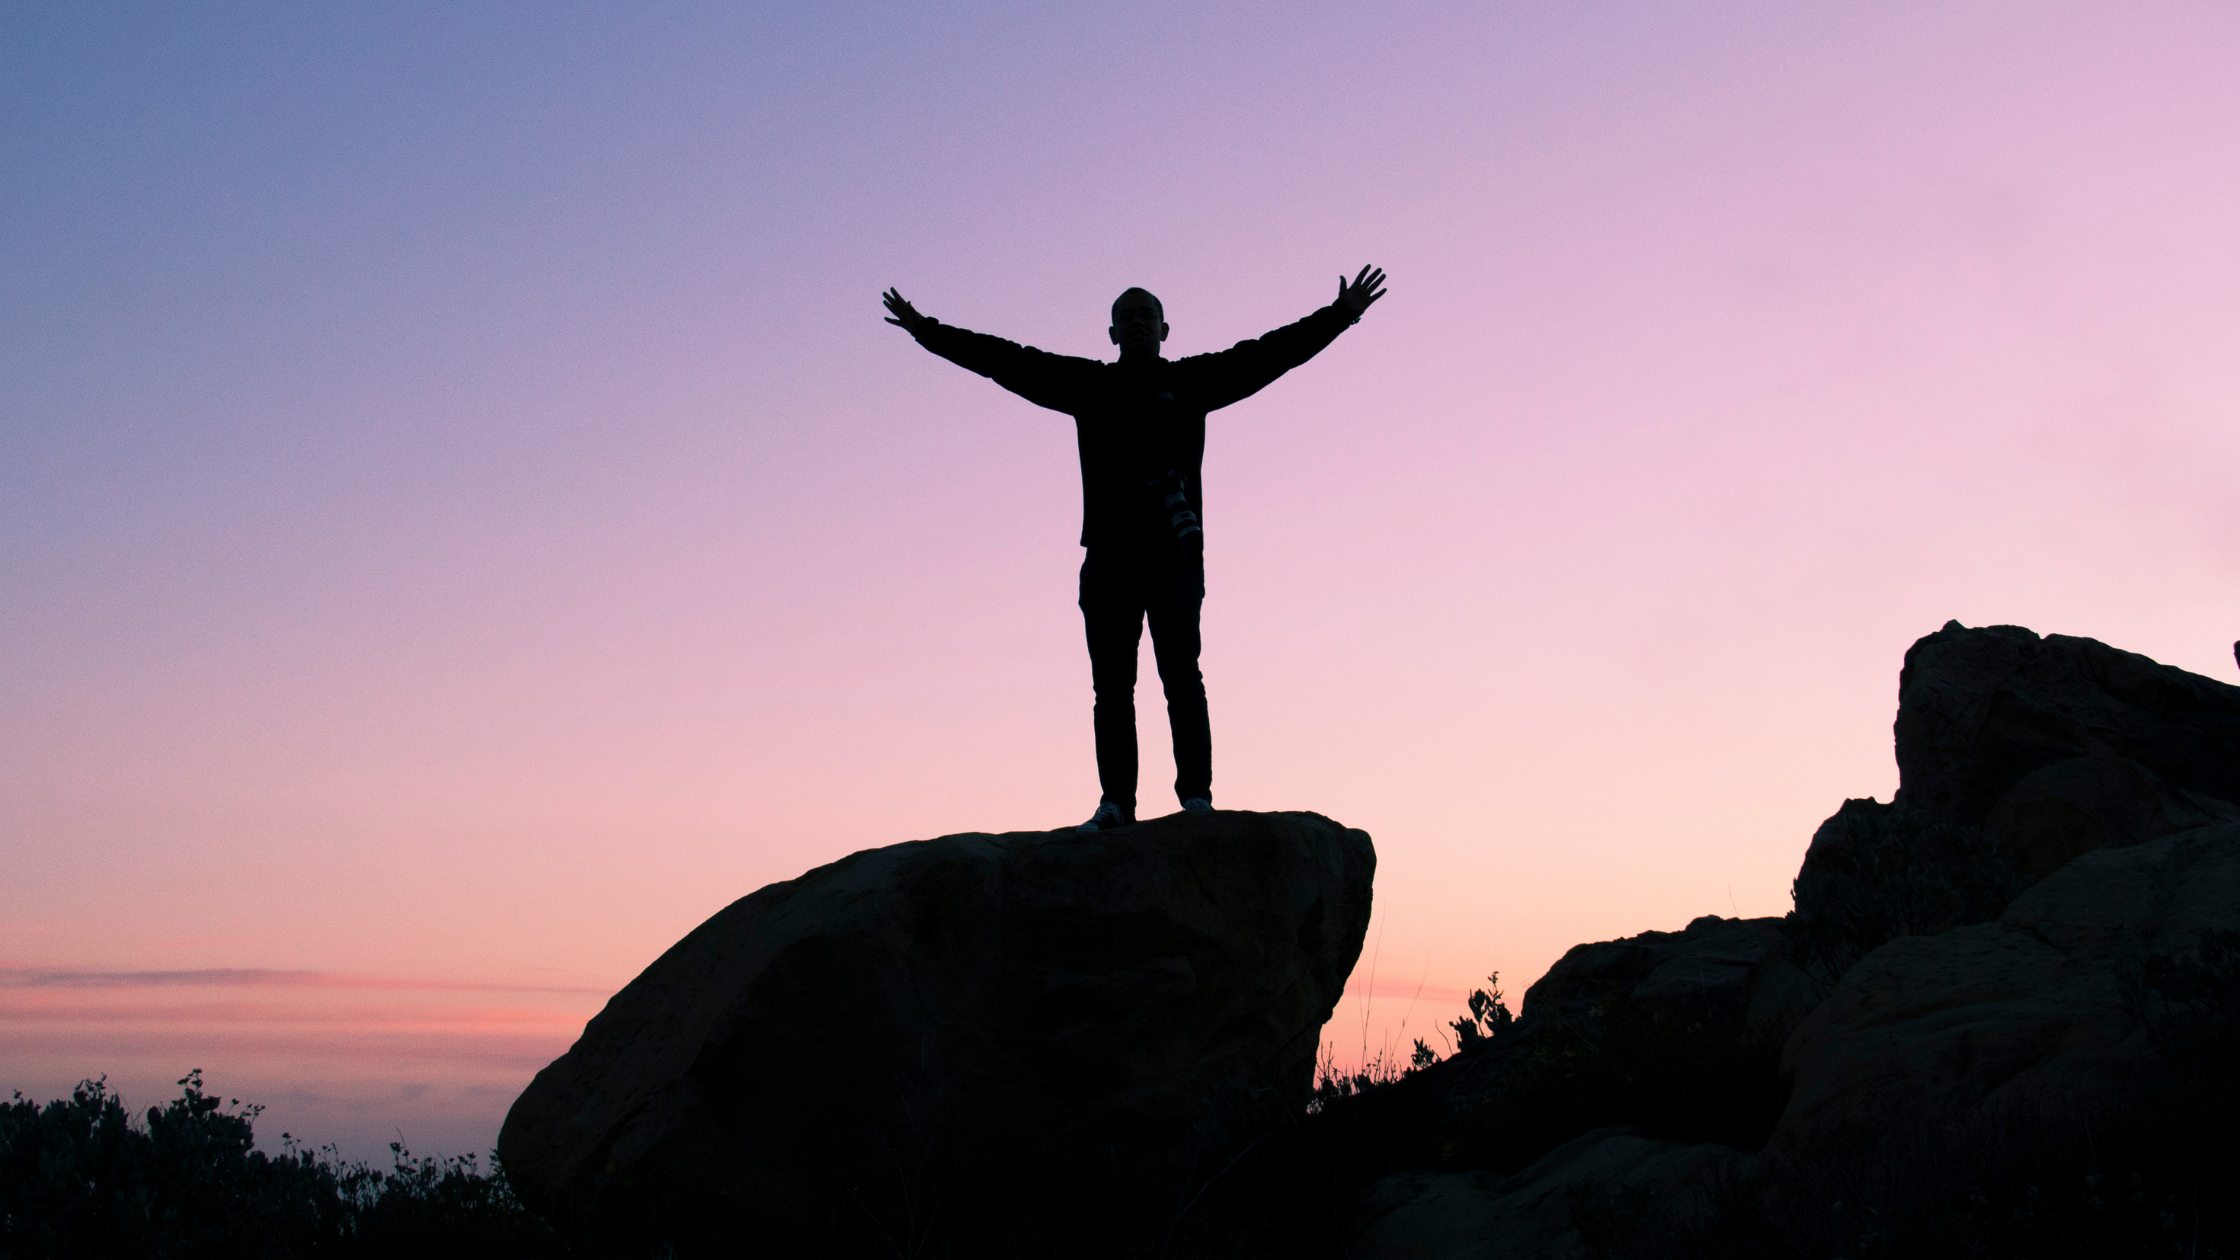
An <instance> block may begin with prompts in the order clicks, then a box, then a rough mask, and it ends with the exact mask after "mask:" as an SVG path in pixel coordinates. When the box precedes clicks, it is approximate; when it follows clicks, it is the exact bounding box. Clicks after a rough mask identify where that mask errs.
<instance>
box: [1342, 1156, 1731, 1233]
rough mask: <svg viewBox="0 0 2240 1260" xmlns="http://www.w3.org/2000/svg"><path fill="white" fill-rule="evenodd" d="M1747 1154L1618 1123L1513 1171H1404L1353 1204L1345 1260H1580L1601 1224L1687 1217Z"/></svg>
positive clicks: (1615, 1228) (1616, 1226) (1617, 1227)
mask: <svg viewBox="0 0 2240 1260" xmlns="http://www.w3.org/2000/svg"><path fill="white" fill-rule="evenodd" d="M1742 1159H1743V1157H1742V1156H1740V1155H1737V1154H1736V1153H1735V1152H1734V1151H1732V1150H1729V1149H1728V1148H1726V1147H1724V1146H1716V1145H1712V1144H1710V1143H1697V1144H1693V1145H1691V1144H1687V1143H1682V1142H1664V1141H1658V1140H1656V1139H1654V1138H1647V1137H1642V1136H1640V1135H1639V1134H1638V1133H1636V1132H1634V1131H1633V1130H1632V1129H1630V1128H1627V1127H1624V1126H1614V1127H1611V1128H1606V1129H1597V1130H1595V1131H1593V1132H1591V1133H1586V1134H1582V1135H1581V1136H1579V1137H1578V1138H1575V1139H1573V1140H1572V1141H1569V1142H1566V1143H1564V1144H1563V1145H1561V1146H1559V1147H1557V1148H1556V1149H1554V1150H1552V1151H1550V1152H1548V1153H1547V1154H1546V1155H1545V1156H1543V1157H1541V1158H1540V1159H1539V1160H1538V1161H1537V1162H1535V1163H1534V1164H1533V1165H1532V1166H1531V1167H1529V1168H1526V1169H1525V1170H1524V1171H1522V1172H1519V1173H1517V1174H1516V1175H1514V1176H1509V1177H1503V1176H1500V1175H1499V1174H1496V1173H1490V1172H1407V1173H1395V1174H1394V1175H1392V1176H1390V1177H1386V1178H1384V1179H1383V1180H1381V1181H1378V1182H1377V1183H1376V1184H1374V1185H1372V1186H1370V1187H1369V1189H1368V1190H1366V1191H1365V1192H1363V1193H1362V1195H1361V1196H1360V1197H1359V1198H1358V1199H1356V1200H1355V1202H1354V1212H1353V1219H1352V1223H1351V1230H1350V1233H1351V1237H1350V1238H1349V1239H1348V1240H1347V1245H1346V1254H1347V1255H1349V1256H1364V1257H1373V1260H1454V1258H1461V1257H1477V1256H1485V1257H1495V1256H1518V1257H1526V1256H1528V1257H1533V1258H1534V1260H1540V1258H1543V1257H1545V1258H1546V1260H1586V1258H1587V1257H1589V1256H1592V1255H1594V1254H1595V1251H1596V1248H1595V1247H1594V1246H1592V1245H1591V1243H1592V1241H1595V1240H1591V1238H1590V1236H1591V1235H1593V1234H1595V1233H1596V1232H1598V1229H1597V1227H1598V1226H1601V1227H1603V1228H1605V1229H1608V1230H1609V1232H1611V1233H1620V1232H1622V1231H1624V1230H1626V1229H1629V1228H1638V1226H1639V1224H1640V1222H1639V1221H1637V1220H1634V1219H1629V1218H1633V1217H1637V1216H1640V1215H1643V1214H1647V1213H1657V1214H1660V1215H1663V1214H1670V1215H1673V1216H1678V1217H1685V1216H1686V1215H1687V1214H1688V1212H1689V1211H1690V1210H1691V1209H1692V1208H1693V1207H1694V1206H1695V1204H1694V1203H1693V1202H1692V1201H1691V1200H1692V1199H1693V1198H1697V1197H1700V1196H1701V1193H1702V1187H1703V1185H1704V1182H1705V1179H1706V1178H1707V1177H1709V1176H1711V1175H1713V1174H1714V1173H1715V1172H1717V1171H1721V1170H1725V1169H1729V1168H1733V1167H1735V1166H1737V1165H1738V1164H1740V1163H1741V1161H1742Z"/></svg>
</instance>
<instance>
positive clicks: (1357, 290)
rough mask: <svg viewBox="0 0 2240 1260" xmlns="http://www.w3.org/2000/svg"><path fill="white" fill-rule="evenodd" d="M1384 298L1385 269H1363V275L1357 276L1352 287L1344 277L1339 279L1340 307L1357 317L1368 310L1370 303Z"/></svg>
mask: <svg viewBox="0 0 2240 1260" xmlns="http://www.w3.org/2000/svg"><path fill="white" fill-rule="evenodd" d="M1383 296H1384V268H1382V267H1363V268H1362V269H1361V274H1360V275H1358V276H1355V277H1354V278H1353V283H1352V284H1350V285H1349V284H1347V283H1346V278H1345V277H1344V276H1339V277H1338V305H1340V306H1342V307H1344V308H1346V309H1347V310H1349V311H1352V312H1353V313H1354V314H1356V315H1359V314H1360V313H1361V312H1363V311H1365V310H1368V309H1369V303H1371V302H1374V301H1376V300H1377V299H1378V298H1381V297H1383Z"/></svg>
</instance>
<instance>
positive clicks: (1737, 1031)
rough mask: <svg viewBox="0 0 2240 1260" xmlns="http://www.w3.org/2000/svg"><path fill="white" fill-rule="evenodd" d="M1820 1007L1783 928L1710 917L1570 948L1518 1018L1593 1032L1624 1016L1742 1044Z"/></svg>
mask: <svg viewBox="0 0 2240 1260" xmlns="http://www.w3.org/2000/svg"><path fill="white" fill-rule="evenodd" d="M1816 998H1817V994H1815V993H1813V992H1812V990H1811V988H1810V986H1809V985H1808V984H1807V983H1805V980H1804V977H1803V975H1802V973H1800V972H1798V971H1797V969H1796V968H1794V967H1792V966H1790V965H1789V963H1788V962H1787V960H1786V959H1785V958H1784V957H1783V952H1782V937H1781V920H1780V919H1777V918H1765V919H1725V918H1721V917H1719V916H1718V915H1715V914H1707V915H1704V916H1703V917H1701V918H1699V919H1696V920H1695V921H1694V922H1691V923H1690V924H1688V926H1687V927H1685V928H1683V929H1681V930H1680V931H1678V932H1643V933H1642V934H1640V935H1639V936H1629V937H1625V938H1624V939H1622V940H1615V941H1596V942H1594V943H1592V944H1588V945H1574V946H1572V947H1571V949H1570V950H1569V951H1567V952H1566V953H1565V954H1564V956H1563V957H1562V958H1560V959H1558V960H1557V962H1556V965H1555V966H1553V967H1550V968H1548V974H1546V975H1544V976H1542V977H1540V978H1539V979H1538V980H1536V981H1534V982H1533V984H1532V987H1531V988H1529V989H1526V990H1525V994H1524V1010H1523V1011H1522V1012H1521V1018H1522V1019H1523V1020H1524V1021H1525V1023H1526V1026H1528V1027H1529V1026H1530V1025H1531V1023H1532V1021H1535V1020H1545V1019H1549V1018H1556V1019H1561V1020H1563V1021H1564V1022H1566V1023H1569V1024H1573V1025H1591V1024H1593V1023H1595V1022H1597V1021H1599V1020H1600V1019H1601V1017H1602V1015H1603V1013H1605V1012H1607V1011H1610V1010H1612V1009H1615V1008H1618V1007H1625V1008H1630V1009H1631V1010H1634V1011H1638V1012H1643V1013H1647V1014H1651V1015H1662V1016H1664V1017H1666V1018H1668V1019H1670V1020H1672V1021H1674V1022H1676V1023H1688V1024H1696V1023H1702V1024H1709V1025H1711V1026H1713V1027H1715V1028H1718V1029H1720V1030H1722V1032H1724V1033H1725V1035H1727V1036H1729V1037H1731V1038H1733V1039H1734V1040H1736V1041H1741V1040H1745V1039H1747V1038H1750V1037H1754V1036H1772V1035H1776V1034H1777V1033H1786V1032H1787V1030H1788V1029H1789V1028H1790V1027H1791V1026H1793V1025H1794V1024H1795V1023H1796V1021H1797V1020H1798V1019H1799V1018H1801V1017H1802V1016H1803V1015H1804V1013H1805V1011H1807V1010H1809V1009H1810V1008H1811V1005H1812V1002H1813V1001H1814V1000H1815V999H1816Z"/></svg>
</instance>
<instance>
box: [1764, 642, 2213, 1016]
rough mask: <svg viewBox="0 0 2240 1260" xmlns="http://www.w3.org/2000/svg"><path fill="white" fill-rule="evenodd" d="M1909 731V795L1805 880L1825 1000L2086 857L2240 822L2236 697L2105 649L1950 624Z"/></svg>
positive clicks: (1806, 956)
mask: <svg viewBox="0 0 2240 1260" xmlns="http://www.w3.org/2000/svg"><path fill="white" fill-rule="evenodd" d="M1896 734H1897V759H1898V775H1899V783H1898V791H1897V794H1896V796H1895V798H1894V799H1893V800H1891V801H1890V802H1888V803H1884V802H1879V801H1872V800H1852V801H1845V802H1844V803H1843V807H1842V808H1841V809H1839V810H1837V811H1836V813H1835V814H1834V815H1833V816H1831V817H1830V818H1829V819H1828V820H1827V821H1826V822H1825V823H1823V824H1821V826H1820V829H1819V830H1818V831H1817V832H1815V833H1814V834H1813V837H1812V843H1811V845H1810V847H1809V848H1807V849H1806V851H1805V857H1804V863H1803V866H1802V867H1801V868H1800V869H1799V870H1798V872H1797V879H1796V884H1795V888H1794V892H1795V896H1796V905H1797V910H1796V914H1795V915H1794V916H1793V918H1792V921H1791V922H1790V924H1789V925H1788V928H1787V932H1788V935H1789V936H1790V938H1791V941H1792V944H1793V946H1794V950H1793V955H1794V957H1795V959H1796V960H1797V961H1798V962H1799V963H1800V964H1802V965H1803V966H1804V967H1805V968H1806V970H1807V971H1808V972H1809V973H1810V974H1811V975H1812V976H1813V978H1814V979H1815V980H1816V981H1817V982H1818V983H1820V984H1823V985H1825V984H1827V983H1831V982H1833V981H1834V980H1835V978H1836V977H1837V976H1840V975H1841V974H1842V973H1843V971H1844V970H1845V969H1846V968H1848V967H1849V966H1851V965H1852V964H1853V963H1855V962H1856V961H1858V959H1859V958H1860V957H1861V956H1863V955H1864V954H1865V953H1867V952H1868V951H1870V950H1872V949H1874V948H1876V947H1877V946H1879V945H1881V944H1882V943H1883V942H1885V941H1888V940H1891V939H1894V938H1896V937H1901V936H1922V935H1932V934H1935V933H1938V932H1942V931H1945V930H1947V929H1949V928H1954V927H1959V926H1962V925H1965V924H1971V923H1983V922H1987V921H1989V920H1991V919H1994V918H1996V917H1998V915H1999V913H2000V912H2001V911H2002V910H2004V909H2005V908H2006V906H2007V904H2008V903H2009V902H2010V901H2012V900H2013V898H2014V897H2015V895H2016V894H2017V893H2019V892H2021V891H2022V890H2023V889H2025V888H2028V887H2029V886H2030V885H2031V884H2033V883H2035V882H2037V881H2038V880H2040V879H2043V878H2045V877H2046V876H2047V875H2050V874H2052V873H2053V872H2054V871H2057V870H2059V869H2061V867H2062V866H2063V865H2065V864H2066V863H2068V862H2070V861H2072V860H2074V859H2075V858H2076V857H2077V856H2078V855H2080V854H2083V853H2089V852H2092V851H2094V850H2097V849H2103V848H2121V847H2124V846H2127V845H2135V844H2141V843H2144V842H2146V841H2149V840H2153V839H2157V838H2159V837H2162V836H2167V835H2172V834H2175V833H2177V832H2181V831H2186V830H2189V829H2192V828H2195V827H2201V826H2205V825H2207V824H2210V823H2213V822H2219V821H2228V820H2236V819H2240V804H2236V803H2235V802H2240V687H2232V686H2228V685H2226V684H2224V683H2221V682H2217V681H2214V680H2213V679H2208V678H2203V677H2200V676H2199V675H2196V674H2189V673H2187V672H2186V671H2184V670H2182V669H2176V668H2173V667H2171V666H2168V665H2161V664H2158V663H2156V662H2154V661H2152V660H2149V659H2148V658H2146V657H2144V656H2140V655H2138V654H2136V653H2132V652H2124V651H2119V650H2117V649H2115V648H2112V647H2109V646H2108V645H2106V644H2104V643H2099V642H2096V641H2094V640H2092V639H2079V638H2071V637H2068V636H2066V635H2049V636H2046V637H2044V638H2040V637H2039V636H2038V635H2037V634H2035V633H2033V632H2032V631H2029V630H2026V629H2023V628H2022V627H2020V626H1990V627H1986V628H1982V629H1969V628H1967V627H1964V626H1962V625H1960V624H1959V623H1958V622H1949V623H1947V624H1946V625H1945V627H1944V629H1942V630H1939V631H1937V632H1936V633H1935V634H1932V635H1928V636H1926V637H1924V638H1922V639H1920V640H1918V641H1916V642H1915V643H1914V645H1913V647H1912V648H1911V649H1909V650H1908V651H1907V652H1906V663H1905V668H1904V670H1903V671H1902V672H1901V673H1900V675H1899V680H1898V718H1897V724H1896Z"/></svg>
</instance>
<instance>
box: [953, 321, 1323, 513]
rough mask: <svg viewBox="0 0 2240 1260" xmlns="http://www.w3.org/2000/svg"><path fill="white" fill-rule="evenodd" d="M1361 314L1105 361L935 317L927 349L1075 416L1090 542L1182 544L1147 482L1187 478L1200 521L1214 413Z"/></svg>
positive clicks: (1296, 363) (1318, 347) (1270, 378)
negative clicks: (1194, 350) (1168, 475)
mask: <svg viewBox="0 0 2240 1260" xmlns="http://www.w3.org/2000/svg"><path fill="white" fill-rule="evenodd" d="M1360 318H1361V317H1360V316H1358V315H1355V314H1354V313H1353V312H1351V311H1348V310H1346V309H1345V308H1344V307H1342V306H1338V305H1336V304H1335V303H1333V304H1331V305H1329V306H1325V307H1323V308H1322V309H1321V310H1319V311H1316V312H1315V313H1314V314H1312V315H1309V316H1307V317H1306V318H1305V319H1302V320H1300V321H1299V322H1298V323H1296V324H1287V325H1285V326H1284V327H1282V328H1278V329H1276V330H1275V331H1274V332H1272V333H1269V334H1268V335H1267V336H1265V337H1261V338H1259V339H1258V340H1255V341H1240V342H1238V343H1237V344H1236V345H1234V346H1231V347H1229V348H1228V349H1227V350H1221V351H1217V352H1215V353H1213V354H1194V355H1191V356H1190V357H1189V358H1187V359H1163V358H1157V357H1152V356H1146V357H1144V358H1142V359H1123V360H1121V361H1120V362H1118V363H1106V362H1104V361H1102V360H1099V359H1077V358H1074V357H1072V356H1071V355H1063V354H1050V353H1048V352H1046V351H1042V350H1037V349H1035V348H1034V347H1032V346H1022V345H1020V344H1018V343H1017V342H1011V341H1005V340H1004V339H1003V338H1001V337H991V336H989V335H987V334H986V333H976V332H967V331H965V330H964V329H962V328H952V327H950V326H949V325H947V324H942V323H937V322H934V321H931V320H929V321H927V323H926V324H925V325H924V326H923V327H921V328H920V329H919V330H918V332H917V334H916V336H917V338H918V344H919V345H921V346H924V347H925V348H926V349H928V350H931V351H933V352H934V353H935V354H938V355H940V356H941V357H942V358H944V359H947V360H949V361H950V362H951V363H954V364H956V365H957V366H959V367H963V368H967V369H969V370H971V371H974V372H978V373H979V374H980V375H982V376H985V377H987V378H988V379H989V380H992V381H994V382H995V383H996V384H998V385H1001V386H1003V387H1004V388H1005V389H1008V390H1010V391H1011V392H1012V393H1014V394H1017V395H1019V396H1020V397H1021V398H1024V399H1026V400H1027V401H1028V402H1031V403H1033V404H1035V405H1036V406H1038V407H1048V408H1050V409H1051V410H1052V411H1062V412H1065V413H1066V414H1067V415H1070V416H1072V417H1073V427H1074V433H1075V436H1076V437H1077V438H1078V440H1079V442H1080V446H1081V545H1082V546H1084V547H1130V548H1136V547H1146V546H1156V545H1159V544H1160V543H1161V542H1162V541H1164V542H1166V543H1167V544H1168V545H1171V543H1172V536H1171V533H1165V532H1163V531H1166V530H1167V529H1168V527H1167V526H1166V524H1165V521H1166V518H1165V516H1164V515H1161V514H1159V513H1156V512H1155V511H1154V510H1153V508H1154V505H1155V499H1154V498H1153V493H1152V491H1151V490H1150V489H1149V488H1148V487H1147V485H1146V483H1147V482H1149V481H1152V480H1155V479H1156V478H1158V477H1159V476H1160V475H1161V474H1162V473H1165V472H1168V471H1173V472H1177V473H1180V474H1181V476H1182V478H1183V485H1184V488H1185V490H1186V491H1187V493H1188V494H1189V497H1190V505H1191V506H1192V507H1193V508H1195V509H1197V512H1198V517H1199V519H1200V520H1201V521H1202V520H1203V519H1204V518H1205V499H1204V496H1203V493H1202V489H1201V487H1200V485H1199V481H1198V473H1199V465H1200V464H1201V463H1202V462H1203V461H1204V459H1205V452H1206V413H1207V412H1209V411H1216V410H1219V409H1220V408H1223V407H1226V406H1228V405H1229V404H1230V403H1233V402H1237V401H1239V400H1241V399H1245V398H1250V397H1251V396H1253V395H1254V394H1256V393H1259V392H1260V390H1261V389H1262V388H1263V387H1265V386H1266V385H1267V384H1268V383H1269V382H1270V381H1273V380H1274V379H1276V378H1277V377H1279V376H1281V375H1283V374H1284V373H1285V372H1288V371H1290V370H1291V369H1293V368H1295V367H1297V366H1299V365H1300V364H1302V363H1305V362H1306V361H1307V360H1308V359H1311V358H1313V357H1314V356H1315V354H1316V353H1317V352H1318V351H1320V350H1321V349H1322V348H1323V347H1324V346H1327V345H1329V344H1330V343H1331V342H1332V341H1334V340H1336V338H1337V336H1338V334H1339V333H1342V332H1344V331H1345V330H1346V329H1347V328H1350V327H1352V326H1353V324H1354V323H1355V322H1356V321H1358V320H1359V319H1360Z"/></svg>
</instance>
